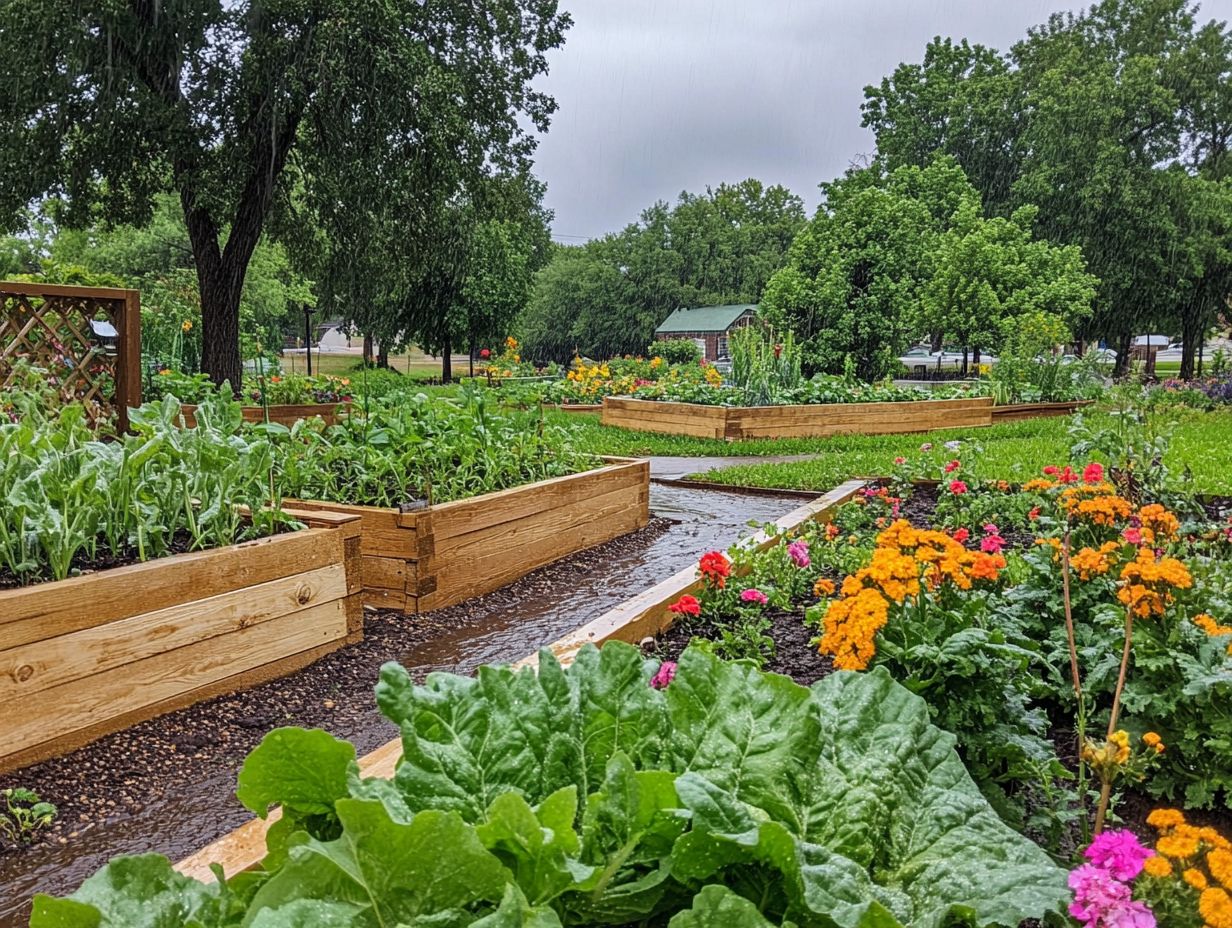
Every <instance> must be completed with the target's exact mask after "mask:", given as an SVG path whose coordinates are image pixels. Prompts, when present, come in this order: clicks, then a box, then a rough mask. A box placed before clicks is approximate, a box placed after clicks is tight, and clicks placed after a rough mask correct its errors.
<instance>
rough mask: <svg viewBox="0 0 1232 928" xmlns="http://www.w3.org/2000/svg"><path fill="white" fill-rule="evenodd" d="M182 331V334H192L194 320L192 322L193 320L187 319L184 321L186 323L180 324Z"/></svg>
mask: <svg viewBox="0 0 1232 928" xmlns="http://www.w3.org/2000/svg"><path fill="white" fill-rule="evenodd" d="M180 331H181V332H191V331H192V320H191V319H185V320H184V321H183V322H182V323H181V324H180Z"/></svg>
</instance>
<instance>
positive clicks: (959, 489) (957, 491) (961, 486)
mask: <svg viewBox="0 0 1232 928" xmlns="http://www.w3.org/2000/svg"><path fill="white" fill-rule="evenodd" d="M950 492H951V493H953V494H954V495H955V496H962V495H963V494H964V493H966V492H967V485H966V484H965V483H963V482H962V481H961V480H955V481H953V482H952V483H951V484H950Z"/></svg>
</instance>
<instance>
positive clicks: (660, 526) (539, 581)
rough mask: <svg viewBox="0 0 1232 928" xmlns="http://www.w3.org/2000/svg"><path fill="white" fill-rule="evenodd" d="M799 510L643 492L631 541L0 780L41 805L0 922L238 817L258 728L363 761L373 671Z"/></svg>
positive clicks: (491, 646) (233, 823) (527, 636)
mask: <svg viewBox="0 0 1232 928" xmlns="http://www.w3.org/2000/svg"><path fill="white" fill-rule="evenodd" d="M798 504H799V501H798V500H794V499H767V498H748V497H743V496H740V495H738V494H732V493H715V492H701V491H696V490H688V489H683V488H672V487H660V486H654V487H652V490H651V508H652V511H653V513H654V516H655V518H654V519H653V520H652V522H651V524H650V525H649V526H647V527H646V528H645V529H643V530H642V531H640V532H636V533H633V534H631V535H627V536H625V537H623V538H620V539H617V540H616V541H613V542H610V543H608V544H606V545H602V546H600V547H598V548H593V549H590V550H588V551H585V552H582V553H580V554H578V555H575V556H573V557H571V558H568V559H566V560H564V561H560V562H558V563H556V564H553V565H550V566H548V567H545V568H543V569H541V570H538V571H536V572H534V573H532V574H529V575H527V576H526V577H524V578H522V579H521V580H519V581H517V582H516V583H514V584H512V585H510V586H508V587H505V588H503V589H501V590H498V591H496V592H494V593H491V594H489V595H487V596H484V597H481V598H479V599H476V600H472V601H470V602H467V603H462V604H459V605H457V606H453V607H450V608H449V609H442V610H438V611H436V612H432V613H427V614H424V615H421V616H404V615H401V614H398V613H368V614H367V615H366V617H365V618H366V620H365V639H364V641H362V642H360V643H359V644H356V645H353V646H351V647H348V648H345V649H342V650H340V651H336V652H334V653H333V654H330V655H328V656H326V657H325V658H323V659H322V660H320V661H318V662H317V663H315V664H313V665H312V666H310V667H307V668H305V669H304V670H301V671H299V672H298V673H295V674H292V675H291V676H288V677H284V678H282V679H280V680H274V681H271V682H269V683H266V684H263V685H262V686H259V687H256V688H253V689H251V690H248V691H245V692H242V693H236V694H232V695H229V696H223V697H219V698H218V699H214V700H211V701H209V702H206V703H202V704H200V705H197V706H193V707H190V708H188V709H184V710H181V711H179V712H175V713H171V714H169V715H165V716H162V717H160V718H157V719H152V720H150V721H148V722H144V723H141V724H139V725H136V726H133V727H132V728H129V729H126V730H125V731H122V732H118V733H116V734H114V735H110V736H108V737H106V738H103V739H101V740H99V741H97V742H94V743H93V744H91V745H87V746H86V747H84V748H82V749H81V750H78V751H75V752H73V753H71V754H68V755H65V756H63V757H59V758H55V759H53V760H50V761H47V762H44V763H42V764H37V765H34V766H31V767H27V768H25V769H23V770H19V771H17V772H15V773H13V774H8V775H2V776H0V788H4V787H7V786H24V787H27V788H31V789H34V790H35V791H37V792H38V793H39V794H40V796H41V797H42V798H43V799H45V800H47V801H49V802H52V803H54V804H55V805H56V806H57V807H58V809H59V817H58V818H57V820H56V822H55V823H54V825H53V826H52V828H51V829H50V830H49V831H48V832H47V833H45V834H44V835H43V836H42V837H41V838H40V839H39V840H38V841H37V842H36V843H35V844H34V845H32V846H30V847H22V848H14V847H9V848H3V847H0V928H17V926H20V925H25V924H26V921H27V919H28V917H29V900H30V898H31V896H32V895H33V893H34V892H36V891H37V892H49V893H53V894H57V895H62V894H67V893H69V892H72V891H73V890H74V889H75V888H76V887H77V886H78V885H79V884H80V883H81V881H82V880H83V879H84V878H85V877H87V876H88V875H90V874H91V873H93V872H94V871H95V870H97V869H98V868H99V867H101V866H102V865H103V864H104V863H106V861H107V860H108V859H109V858H111V857H113V856H115V855H118V854H137V853H146V852H151V851H152V852H157V853H161V854H165V855H166V856H167V857H170V858H171V859H172V860H177V859H180V858H182V857H185V856H187V855H188V854H190V853H192V852H193V851H196V850H197V849H199V848H201V847H203V846H204V845H206V844H208V843H209V842H211V841H213V840H215V839H216V838H218V837H220V836H221V835H223V834H225V833H226V832H228V831H230V830H232V829H234V828H236V827H238V826H239V825H241V824H243V823H244V822H245V821H247V820H248V819H249V818H250V817H251V816H250V814H249V813H248V812H247V811H246V810H244V809H243V808H242V807H241V806H240V805H239V803H238V802H236V800H235V798H234V789H235V777H236V774H237V773H238V770H239V767H240V765H241V764H242V762H243V759H244V757H245V756H246V754H247V753H248V752H249V751H250V750H251V749H252V748H253V747H254V746H255V745H256V744H257V743H258V742H259V741H260V740H261V738H262V737H263V736H264V735H265V734H266V732H268V731H269V730H270V729H272V728H276V727H279V726H282V725H298V726H303V727H319V728H324V729H325V730H327V731H329V732H331V733H333V734H335V735H337V736H338V737H342V738H346V739H347V740H349V741H351V742H353V743H354V744H355V746H356V749H357V751H358V752H359V754H360V755H363V754H365V753H367V752H369V751H371V750H374V749H375V748H377V747H379V746H380V745H381V744H384V743H385V742H387V741H389V740H390V739H392V738H394V737H396V736H397V732H396V730H395V729H394V728H393V726H392V725H390V724H389V723H388V722H386V721H385V720H384V719H383V718H382V717H381V716H380V714H379V713H378V711H377V709H376V704H375V700H374V697H373V687H374V685H375V683H376V679H377V673H378V670H379V668H380V666H381V664H383V663H385V662H386V661H391V660H396V661H399V662H401V663H403V664H404V665H405V666H406V667H408V669H410V670H411V672H412V674H413V675H414V676H415V677H416V678H417V679H422V678H423V677H424V676H426V675H427V674H428V673H429V672H431V671H433V670H445V671H452V672H458V673H467V672H471V671H473V670H474V669H475V668H476V667H478V666H479V665H481V664H484V663H492V662H508V661H513V660H517V659H519V658H522V657H524V656H526V655H527V654H530V653H531V652H533V651H534V650H535V649H537V648H539V647H541V646H543V645H546V644H549V643H550V642H552V641H554V640H556V639H557V638H559V637H561V636H562V635H564V634H565V633H566V632H568V631H571V630H572V629H574V628H576V627H578V626H580V625H582V624H584V623H585V622H588V621H590V620H591V619H592V618H594V617H595V616H596V615H598V614H600V613H601V612H603V611H604V610H606V609H609V608H611V607H613V606H615V605H617V604H619V603H620V602H623V601H624V600H625V599H627V598H629V597H630V596H632V595H634V594H635V593H637V592H640V591H641V590H642V589H644V588H646V587H648V586H651V585H653V584H654V583H656V582H658V581H659V580H660V579H662V578H663V577H665V576H669V575H671V574H672V573H675V572H676V571H678V570H680V569H681V568H682V567H684V566H686V565H687V564H688V563H690V562H692V561H693V560H694V558H696V556H697V552H698V551H701V550H707V549H710V548H725V547H727V546H728V545H730V544H732V543H733V542H735V541H736V540H737V539H738V538H740V537H741V536H743V535H746V534H749V533H750V532H751V531H752V529H751V527H750V526H749V524H748V523H749V522H754V523H757V524H760V523H764V522H766V521H770V520H773V519H775V518H778V517H779V516H781V515H783V514H784V513H786V512H788V511H790V510H791V509H792V508H794V507H795V506H797V505H798Z"/></svg>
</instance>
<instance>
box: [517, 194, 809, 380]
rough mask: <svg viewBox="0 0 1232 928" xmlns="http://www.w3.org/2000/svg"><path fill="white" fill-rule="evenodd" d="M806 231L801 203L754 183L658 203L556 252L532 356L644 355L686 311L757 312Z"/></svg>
mask: <svg viewBox="0 0 1232 928" xmlns="http://www.w3.org/2000/svg"><path fill="white" fill-rule="evenodd" d="M804 222H805V213H804V204H803V202H802V201H801V200H800V198H799V197H797V196H796V195H794V194H792V193H791V192H790V191H789V190H787V189H786V188H784V187H780V186H769V187H767V186H765V185H763V184H762V183H761V182H760V181H757V180H753V179H749V180H745V181H741V182H740V183H736V184H720V185H719V186H718V187H715V188H708V189H707V190H706V191H705V192H704V193H701V194H693V193H682V194H681V195H680V197H679V199H678V200H677V202H676V203H675V205H672V206H669V205H668V204H667V203H663V202H660V203H656V204H654V205H653V206H651V207H649V208H647V209H645V210H644V211H643V212H642V214H641V217H640V218H639V220H638V222H636V223H632V224H631V225H629V226H627V227H626V228H625V229H623V230H622V231H621V232H618V233H615V234H612V235H607V236H604V237H603V238H600V239H595V240H593V241H591V242H587V243H586V244H585V245H583V246H579V247H573V248H560V249H557V250H556V251H555V253H554V255H553V258H552V262H551V263H550V264H549V265H548V266H547V267H545V268H544V269H543V270H542V271H541V272H540V273H539V275H538V276H537V278H536V284H535V290H534V293H533V295H532V298H531V301H530V304H529V306H528V307H527V311H526V313H525V314H524V315H523V317H522V320H521V328H522V333H523V336H524V339H525V342H526V346H527V349H528V351H530V352H531V353H532V354H533V355H534V356H535V357H536V358H541V359H545V360H546V359H549V358H551V359H556V360H561V361H567V360H568V359H569V358H571V357H572V356H573V352H574V351H578V352H581V353H582V354H587V355H591V356H594V357H611V356H612V355H619V354H628V353H638V352H642V351H645V349H646V346H647V345H648V344H649V343H650V341H651V340H652V339H653V338H654V330H655V327H656V326H658V325H659V323H661V322H662V321H663V320H664V319H665V318H666V317H667V316H668V314H670V313H671V312H672V311H673V310H674V309H676V308H678V307H680V306H705V305H718V304H728V303H754V302H756V301H757V299H758V298H759V297H760V296H761V292H762V290H763V288H764V287H765V285H766V281H768V280H769V279H770V276H771V275H772V274H773V273H774V272H775V271H776V270H778V268H780V267H781V266H782V265H783V262H784V260H785V259H786V255H787V250H788V248H789V247H790V246H791V242H792V239H793V238H794V237H795V235H796V233H797V232H798V231H799V230H800V228H801V227H802V226H803V225H804Z"/></svg>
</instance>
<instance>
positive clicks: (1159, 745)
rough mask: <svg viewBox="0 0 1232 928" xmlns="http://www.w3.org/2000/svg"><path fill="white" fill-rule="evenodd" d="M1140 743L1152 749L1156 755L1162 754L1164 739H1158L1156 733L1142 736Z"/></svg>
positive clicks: (1149, 732) (1150, 732)
mask: <svg viewBox="0 0 1232 928" xmlns="http://www.w3.org/2000/svg"><path fill="white" fill-rule="evenodd" d="M1142 743H1143V744H1145V745H1146V746H1147V747H1148V748H1154V749H1155V753H1156V754H1162V753H1163V752H1164V739H1163V738H1161V737H1159V735H1158V733H1156V732H1153V731H1148V732H1147V733H1146V734H1145V735H1143V736H1142Z"/></svg>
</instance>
